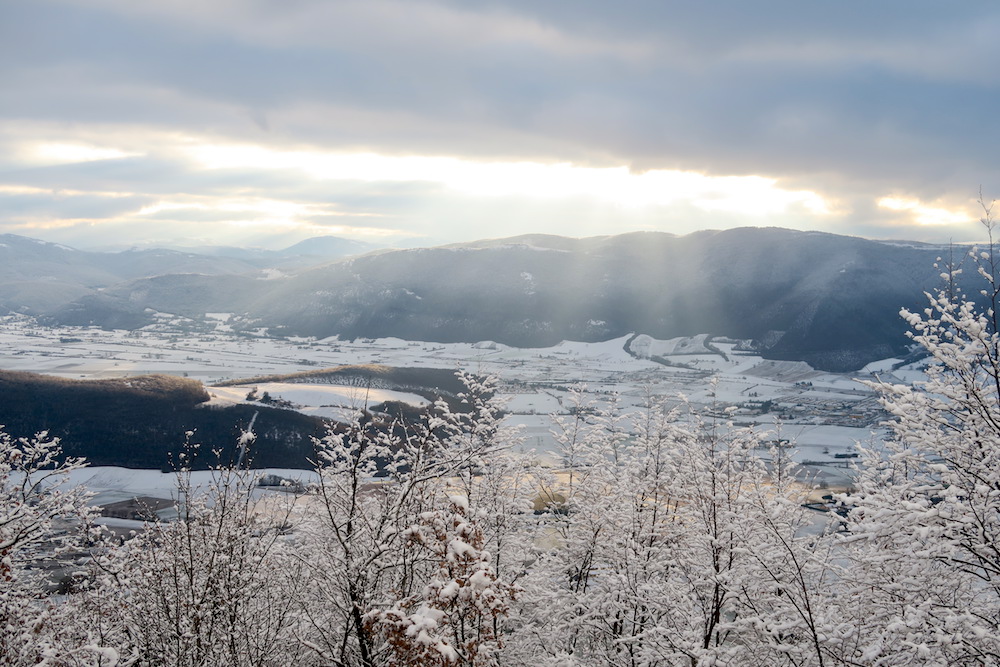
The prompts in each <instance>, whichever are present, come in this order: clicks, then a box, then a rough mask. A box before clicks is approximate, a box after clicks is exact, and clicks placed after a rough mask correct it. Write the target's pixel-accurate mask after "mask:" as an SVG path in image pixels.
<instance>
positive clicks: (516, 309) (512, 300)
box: [29, 228, 978, 371]
mask: <svg viewBox="0 0 1000 667" xmlns="http://www.w3.org/2000/svg"><path fill="white" fill-rule="evenodd" d="M948 253H949V249H948V248H942V247H940V246H929V245H923V244H915V243H886V242H879V241H870V240H865V239H861V238H856V237H847V236H837V235H834V234H824V233H819V232H797V231H792V230H787V229H776V228H743V229H732V230H726V231H709V232H698V233H695V234H690V235H688V236H673V235H670V234H665V233H653V232H649V233H633V234H624V235H620V236H607V237H594V238H587V239H572V238H564V237H556V236H544V235H532V236H522V237H516V238H510V239H499V240H489V241H480V242H476V243H467V244H459V245H454V246H446V247H437V248H422V249H414V250H395V251H381V252H375V253H371V254H368V255H362V256H359V257H354V258H351V259H345V260H339V261H335V262H333V263H329V264H326V265H323V266H320V267H317V268H313V269H309V270H304V271H301V272H298V273H294V274H289V275H283V276H277V277H274V278H273V279H269V280H259V279H254V278H252V277H251V276H249V275H236V274H232V273H230V274H227V275H202V274H194V273H187V274H184V275H179V274H165V275H159V276H156V277H148V278H143V279H140V280H133V281H128V282H123V283H119V284H117V285H114V286H109V287H107V288H105V289H102V290H101V291H100V292H93V293H88V294H87V295H85V296H82V297H78V296H73V295H72V294H69V293H68V292H67V293H66V294H62V293H61V292H60V295H62V296H59V295H54V294H49V293H46V298H47V299H48V300H47V301H45V303H39V304H38V305H37V307H36V308H34V309H29V310H30V312H32V313H33V314H37V315H42V316H44V317H46V318H47V321H49V322H53V323H57V324H71V325H88V324H96V325H100V326H106V327H124V328H132V327H137V326H141V325H143V324H145V323H148V322H149V321H150V319H151V318H152V317H153V311H159V312H165V313H174V314H178V315H184V316H189V317H201V316H202V315H203V314H204V313H206V312H227V313H235V314H236V315H237V319H236V322H237V324H236V326H237V328H238V327H240V326H243V327H245V328H247V329H257V328H260V327H265V328H267V329H268V330H270V331H271V333H272V334H278V335H284V334H288V335H292V334H296V335H311V336H329V335H340V336H341V337H347V338H356V337H382V336H396V337H399V338H403V339H407V340H427V341H439V342H476V341H482V340H495V341H498V342H501V343H506V344H509V345H514V346H522V347H535V346H547V345H553V344H555V343H558V342H559V341H560V340H582V341H596V340H607V339H610V338H613V337H617V336H622V335H625V334H628V333H630V332H636V333H645V334H648V335H651V336H653V337H656V338H672V337H675V336H687V335H695V334H700V333H709V334H713V335H718V336H729V337H734V338H740V339H747V340H749V341H751V345H752V347H753V348H754V349H755V350H756V351H758V352H759V353H761V354H763V355H764V356H766V357H770V358H775V359H790V360H803V361H807V362H809V363H810V364H812V365H813V366H815V367H817V368H821V369H825V370H836V371H845V370H853V369H857V368H860V367H861V366H863V365H864V364H865V363H867V362H869V361H872V360H875V359H879V358H885V357H888V356H893V355H898V354H902V353H903V352H905V350H906V348H907V346H908V344H909V341H908V340H907V339H906V338H905V336H904V335H903V334H904V331H905V324H904V323H903V321H902V320H901V319H900V317H899V310H900V308H903V307H906V308H911V309H913V308H922V307H923V306H924V305H925V303H926V300H925V297H924V294H923V293H924V292H925V291H927V290H931V289H933V288H934V287H935V286H937V285H938V283H939V281H940V277H939V276H940V269H938V268H935V261H936V260H937V258H938V257H939V256H942V255H944V256H947V255H948ZM954 254H955V255H956V256H957V257H959V258H961V257H962V256H964V254H965V250H964V249H961V248H959V249H956V250H955V253H954ZM966 273H967V274H968V275H972V274H973V273H974V272H971V271H969V272H966ZM977 291H978V290H970V293H973V294H975V293H977ZM57 297H58V298H57ZM60 298H61V299H62V301H61V302H60V303H56V301H58V300H59V299H60Z"/></svg>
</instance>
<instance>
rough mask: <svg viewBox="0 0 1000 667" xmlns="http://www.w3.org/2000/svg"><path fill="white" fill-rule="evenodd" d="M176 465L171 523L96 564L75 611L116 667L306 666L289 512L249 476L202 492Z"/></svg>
mask: <svg viewBox="0 0 1000 667" xmlns="http://www.w3.org/2000/svg"><path fill="white" fill-rule="evenodd" d="M185 462H186V460H185V459H183V458H182V460H181V466H180V469H179V470H178V472H177V504H176V509H177V512H178V517H177V518H176V520H172V521H162V522H161V521H158V522H150V523H148V524H147V525H146V527H145V529H144V530H143V531H142V532H141V533H139V534H137V535H135V536H134V537H132V538H131V539H129V540H127V541H125V542H124V544H122V545H120V546H117V547H115V548H112V549H111V550H110V551H109V552H107V553H105V554H102V555H100V556H99V558H98V563H99V565H100V566H101V568H102V569H103V571H104V576H102V577H100V578H99V580H98V583H97V585H96V587H95V589H94V590H93V591H89V592H87V593H85V594H84V596H82V597H83V598H84V601H82V602H80V603H78V606H79V607H80V608H81V609H83V611H84V612H85V613H89V614H90V622H91V624H92V625H93V626H95V627H98V628H100V630H101V635H102V637H103V640H104V643H105V645H107V646H110V647H113V648H115V650H116V651H117V652H118V653H119V655H120V656H121V664H122V665H150V666H156V665H164V666H166V665H170V666H172V667H183V666H188V667H222V666H224V665H225V666H231V667H266V666H271V665H285V664H304V663H302V662H300V658H301V655H300V653H299V649H300V646H299V644H298V642H297V640H296V637H295V630H296V627H297V626H296V624H295V619H294V617H293V616H292V614H291V608H292V605H291V602H292V600H294V599H296V598H297V597H298V596H300V595H301V594H302V583H303V582H302V578H301V577H300V576H299V565H298V561H297V560H296V559H294V558H292V557H291V553H290V551H289V548H288V545H287V544H286V542H285V538H284V537H283V533H284V530H285V528H286V527H287V526H288V517H289V510H290V507H289V505H288V502H287V501H286V500H285V499H284V498H280V497H278V496H276V495H269V496H266V497H261V496H260V494H259V493H258V492H257V490H256V475H255V474H254V473H253V472H252V471H245V470H236V469H233V468H229V467H222V468H216V469H214V470H213V471H212V478H211V482H210V483H208V484H207V485H205V486H204V487H200V486H198V485H197V484H195V483H194V482H193V480H192V475H191V471H190V469H189V468H188V467H186V466H185Z"/></svg>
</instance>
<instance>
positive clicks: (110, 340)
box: [0, 313, 921, 487]
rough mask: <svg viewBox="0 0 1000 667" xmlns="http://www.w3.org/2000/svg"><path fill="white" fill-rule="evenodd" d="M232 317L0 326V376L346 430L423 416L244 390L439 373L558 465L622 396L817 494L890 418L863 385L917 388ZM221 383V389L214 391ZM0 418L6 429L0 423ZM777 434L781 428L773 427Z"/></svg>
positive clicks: (562, 347) (307, 389)
mask: <svg viewBox="0 0 1000 667" xmlns="http://www.w3.org/2000/svg"><path fill="white" fill-rule="evenodd" d="M227 322H228V315H227V314H223V313H214V314H209V315H207V316H205V317H203V318H201V319H199V320H197V321H196V320H190V319H186V318H180V317H175V316H168V315H165V314H160V315H159V316H158V322H157V324H155V325H151V326H148V327H146V328H144V329H140V330H136V331H124V330H103V329H99V328H96V327H43V326H39V324H38V323H37V322H36V321H35V320H34V319H32V318H30V317H28V316H23V315H8V316H5V317H2V318H0V368H2V369H4V370H8V371H23V372H31V373H41V374H45V375H51V376H56V377H61V378H66V379H100V378H116V377H118V378H120V377H131V376H138V375H147V374H166V375H174V376H179V377H187V378H190V379H193V380H198V381H199V382H201V383H203V384H204V385H205V387H206V390H207V391H208V393H209V395H210V396H211V400H210V401H209V405H239V404H248V403H249V404H259V403H256V402H255V401H248V400H247V397H248V394H250V393H251V392H254V393H255V394H257V395H258V397H259V396H260V395H263V394H264V393H265V392H266V393H267V394H268V397H269V400H271V401H273V403H271V405H272V406H276V407H285V408H286V409H294V410H297V411H299V412H302V413H304V414H307V415H314V416H322V417H326V418H333V419H339V420H342V421H343V420H346V419H347V417H348V415H349V413H350V412H351V410H355V409H358V408H361V407H365V406H369V407H371V406H377V404H380V403H381V402H383V401H386V400H391V401H398V402H402V403H405V404H409V405H413V406H420V405H423V404H426V402H427V399H426V398H424V397H422V396H420V395H417V394H415V393H412V392H405V391H403V392H401V391H393V390H387V389H384V388H380V387H378V386H375V385H372V383H371V382H369V383H368V385H367V386H359V385H358V383H357V382H355V383H354V386H346V383H345V385H338V382H339V381H338V380H336V379H332V380H331V379H330V378H328V377H325V376H324V379H322V380H321V381H311V380H310V379H309V375H308V374H306V375H305V376H302V375H300V376H298V377H295V378H294V379H293V380H290V381H281V382H264V383H262V382H259V381H254V380H250V381H248V382H247V383H246V384H241V381H242V380H244V379H257V380H260V379H262V378H267V376H287V375H289V374H302V373H303V372H306V371H310V372H313V373H315V372H316V371H318V369H325V368H331V367H338V366H343V365H363V366H368V365H378V366H387V367H397V368H436V369H444V370H447V371H458V370H463V371H467V372H472V373H480V374H492V375H496V376H497V377H498V378H499V379H500V381H501V392H502V394H503V395H504V398H505V399H506V400H507V411H508V415H507V421H508V423H510V424H512V425H516V426H518V427H519V428H520V434H521V439H522V444H521V446H522V447H523V448H525V449H532V450H534V451H535V452H536V453H537V454H538V457H539V458H540V459H541V460H543V461H546V462H547V463H549V464H550V465H553V466H557V467H558V466H559V464H560V462H559V458H558V455H557V453H556V445H555V442H554V440H553V438H552V434H551V431H552V428H553V421H552V415H559V414H562V415H566V414H568V412H569V411H570V409H571V407H570V402H569V399H568V397H569V392H570V389H571V388H574V387H578V388H582V389H583V391H584V392H585V398H586V400H587V401H590V402H593V403H595V404H601V403H605V404H606V403H607V402H608V401H609V400H610V399H611V397H612V396H617V397H618V401H619V403H620V405H621V407H622V409H623V410H624V411H626V412H629V411H632V410H635V409H637V408H638V407H639V406H641V405H642V404H643V402H644V400H645V398H646V396H647V395H657V396H660V397H663V398H666V399H668V400H671V401H673V402H675V403H676V404H677V405H678V406H680V405H681V404H682V403H687V404H689V405H690V406H692V407H693V408H695V409H697V410H699V411H701V412H702V413H704V414H708V415H711V416H712V418H714V419H718V420H720V422H724V421H727V420H731V421H732V422H733V423H735V424H738V425H755V426H757V427H758V428H760V429H765V430H773V429H780V431H778V432H776V433H775V435H774V438H773V439H774V440H775V441H784V440H788V441H791V442H792V443H793V445H794V449H795V451H796V452H797V453H796V457H797V459H798V460H799V461H801V462H808V463H809V465H808V469H809V474H810V475H814V476H815V478H816V479H817V480H819V481H821V482H823V483H824V484H825V485H829V486H836V487H840V486H844V485H845V484H846V483H847V474H848V472H849V471H848V470H846V467H847V462H848V461H849V459H848V458H847V457H848V456H849V453H850V452H851V451H853V448H854V444H855V442H877V441H878V440H880V439H881V438H882V437H883V436H884V431H883V430H882V429H881V428H880V427H879V424H880V422H881V421H882V420H883V419H885V417H886V415H885V414H884V413H883V412H882V410H881V408H880V407H879V405H878V402H877V400H876V398H875V392H873V391H872V390H871V389H869V388H868V387H866V386H865V385H864V384H863V383H862V382H863V381H877V380H882V381H885V382H912V381H914V380H918V379H919V378H920V377H921V373H920V371H919V370H918V369H917V368H916V367H915V366H914V365H905V366H901V367H899V368H894V367H895V366H899V362H900V360H898V359H888V360H884V361H882V362H875V363H872V364H869V365H868V366H866V367H865V368H863V369H862V370H860V371H858V372H854V373H830V372H823V371H817V370H814V369H812V368H811V367H810V366H809V365H808V364H806V363H805V362H800V361H775V360H767V359H763V358H761V357H760V356H757V355H754V354H751V353H748V352H746V351H742V350H741V347H742V345H741V342H740V341H737V340H733V339H726V338H711V337H708V336H704V335H702V336H694V337H688V338H677V339H671V340H666V341H660V340H655V339H652V338H650V337H649V336H634V335H629V336H623V337H619V338H614V339H611V340H607V341H603V342H594V343H585V342H570V341H563V342H561V343H559V344H558V345H554V346H550V347H544V348H515V347H510V346H507V345H502V344H499V343H495V342H492V341H483V342H478V343H436V342H420V341H404V340H401V339H397V338H377V339H356V340H353V341H352V340H340V339H339V338H337V337H330V338H322V339H314V338H306V337H288V338H277V337H271V336H267V335H264V334H263V332H261V333H257V334H255V333H247V332H234V331H233V330H232V329H231V327H230V326H229V325H228V324H227ZM217 383H225V384H226V385H227V386H218V387H216V386H213V385H215V384H217ZM3 422H4V419H3V415H2V413H0V423H3ZM779 423H780V426H777V424H779Z"/></svg>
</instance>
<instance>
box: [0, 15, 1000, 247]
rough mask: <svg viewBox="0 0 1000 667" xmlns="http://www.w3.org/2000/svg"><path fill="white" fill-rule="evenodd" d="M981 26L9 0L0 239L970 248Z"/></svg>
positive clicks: (991, 75)
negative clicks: (539, 238)
mask: <svg viewBox="0 0 1000 667" xmlns="http://www.w3.org/2000/svg"><path fill="white" fill-rule="evenodd" d="M998 27H1000V5H996V3H992V2H986V1H979V2H976V1H974V2H968V3H961V5H955V4H953V3H952V4H945V3H937V2H931V1H930V0H908V1H906V2H903V1H902V0H896V1H889V2H886V3H869V4H858V5H856V6H851V7H849V8H848V7H846V6H843V5H832V4H829V3H795V2H784V1H778V2H774V3H765V4H759V3H743V2H739V1H737V0H720V2H718V3H713V4H712V5H711V6H709V5H707V4H697V3H675V2H659V1H657V2H652V1H646V0H635V1H632V0H630V1H629V2H626V3H624V4H621V3H616V4H615V5H613V6H612V5H610V4H607V3H597V2H589V1H587V0H584V1H582V2H578V3H573V5H572V7H570V6H568V5H564V4H561V3H521V2H516V1H514V0H490V1H489V2H485V3H476V4H469V3H457V2H453V1H451V0H412V1H410V2H398V1H397V0H363V1H362V0H343V1H342V2H336V3H330V2H325V1H322V0H297V1H296V2H294V3H277V2H268V1H264V0H261V1H259V2H258V1H255V2H249V3H246V2H236V1H235V0H219V1H218V2H212V3H203V2H200V3H196V2H188V1H187V0H182V1H179V2H175V3H158V2H153V3H135V2H131V1H127V0H86V1H85V0H35V1H33V2H31V3H6V4H4V5H3V7H2V8H0V59H2V62H4V66H3V68H2V69H0V84H2V85H3V86H4V89H5V90H6V91H7V93H8V95H7V96H6V98H5V104H4V105H3V106H2V108H0V211H2V212H3V213H2V215H0V233H2V232H14V233H20V234H25V235H29V236H38V237H40V238H45V239H46V240H53V241H58V242H63V243H68V244H70V245H77V246H81V247H95V246H115V245H117V246H122V245H153V244H181V245H184V244H188V245H190V244H195V243H227V244H234V245H264V246H270V247H279V246H282V245H285V244H290V243H294V242H296V241H298V240H301V239H303V238H307V237H309V236H319V235H325V234H332V235H338V236H345V237H350V238H356V239H359V240H365V241H371V242H376V243H383V244H388V245H394V244H395V245H414V244H432V243H446V242H454V241H463V240H472V239H476V238H482V237H503V236H511V235H516V234H522V233H529V232H530V233H536V232H542V233H551V234H564V235H570V236H585V235H593V234H613V233H621V232H628V231H634V230H640V229H641V230H662V231H667V232H672V233H679V234H683V233H688V232H692V231H696V230H698V229H704V228H715V229H719V228H728V227H735V226H743V225H754V226H767V225H773V226H783V227H791V228H796V229H806V230H809V229H815V230H822V231H829V232H835V233H844V234H857V235H862V236H868V237H873V238H896V239H907V238H908V239H912V240H925V241H947V240H955V241H963V240H974V239H978V238H980V237H981V235H982V230H981V228H980V225H979V222H978V221H979V217H980V213H981V211H980V210H979V209H978V206H977V198H978V191H979V189H980V187H982V190H983V192H984V194H985V196H986V198H987V199H989V198H990V197H991V196H997V195H998V194H1000V166H998V164H997V162H996V159H995V153H994V151H993V147H995V146H996V145H998V144H1000V127H998V125H997V124H996V123H995V122H994V118H993V115H994V110H995V109H996V107H997V104H998V102H1000V92H998V91H1000V85H998V84H1000V75H998V74H997V72H996V68H995V67H993V63H995V62H997V61H998V60H1000V40H996V39H995V38H994V35H995V33H996V29H997V28H998Z"/></svg>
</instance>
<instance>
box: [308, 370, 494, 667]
mask: <svg viewBox="0 0 1000 667" xmlns="http://www.w3.org/2000/svg"><path fill="white" fill-rule="evenodd" d="M464 379H465V382H466V387H467V392H466V395H465V396H464V397H463V398H464V401H465V404H466V405H465V411H464V412H463V411H453V410H452V409H451V408H449V406H448V405H447V403H445V402H444V401H438V402H437V403H436V404H434V405H433V406H431V408H430V409H428V410H426V411H425V413H424V414H423V415H422V416H421V418H420V419H419V420H417V421H408V422H402V421H397V422H393V423H391V424H388V425H379V426H376V425H375V424H374V423H372V422H371V420H370V417H369V416H368V415H366V414H360V413H359V415H358V416H357V418H356V419H355V420H354V423H353V424H351V425H350V426H349V427H348V428H347V429H346V430H344V431H342V432H336V433H331V434H329V435H328V436H326V437H325V438H324V439H323V440H321V441H320V442H319V443H317V444H318V457H319V461H318V462H319V468H318V470H319V473H320V482H319V485H318V488H317V492H316V504H315V507H311V508H309V509H308V514H304V515H303V516H302V521H301V545H300V549H299V553H300V558H301V559H302V562H303V563H304V564H305V565H306V567H307V571H308V573H309V587H308V593H307V595H306V596H305V597H304V598H303V599H302V600H301V604H300V605H299V611H300V614H301V615H302V617H303V618H304V619H305V622H306V624H307V625H308V631H307V632H306V633H305V635H304V636H303V641H304V642H305V644H306V645H307V646H308V647H309V648H310V649H311V650H312V651H313V652H314V657H315V658H316V660H317V661H318V662H320V663H321V664H337V665H365V666H367V665H382V664H392V662H393V661H395V660H397V658H398V655H399V652H398V650H397V649H396V648H394V646H395V645H396V644H395V643H394V642H393V641H391V639H392V638H393V637H396V635H395V634H393V633H392V632H387V630H388V629H389V626H387V625H386V623H388V621H387V620H386V619H387V618H388V616H385V614H390V615H392V614H394V613H396V612H394V611H393V610H397V611H398V614H397V617H398V615H399V614H403V615H406V614H411V611H410V610H411V608H412V605H414V604H417V603H416V602H415V601H416V600H418V599H424V600H425V601H426V598H427V595H428V593H427V591H428V590H430V589H434V588H435V587H438V588H441V589H447V590H451V589H450V588H448V585H447V584H446V583H443V584H442V583H440V581H439V580H440V578H441V577H442V576H443V574H442V572H443V570H446V568H443V566H442V560H441V553H440V552H439V551H440V550H439V549H437V548H432V545H433V544H436V543H435V542H434V541H433V540H431V539H429V538H428V539H426V540H424V541H423V542H422V543H420V544H421V546H422V548H412V547H413V545H414V544H415V543H414V541H413V540H414V536H416V535H424V534H425V531H426V530H427V528H426V524H427V522H428V521H429V520H430V518H431V517H440V516H442V515H441V514H440V513H441V512H443V511H446V510H448V507H449V504H450V502H449V497H452V496H454V495H455V494H454V490H455V487H456V486H457V487H464V488H465V491H466V493H467V495H466V496H465V498H466V499H467V500H466V502H468V507H469V508H470V509H469V510H468V511H469V512H470V514H472V515H474V516H472V515H466V519H467V521H466V523H468V524H469V525H470V526H474V527H475V531H474V532H475V534H476V535H477V540H482V542H483V546H486V545H487V544H490V543H493V544H500V543H501V541H502V540H503V539H504V537H503V536H504V535H505V534H506V528H505V526H506V518H501V517H498V516H490V514H489V513H488V512H485V511H481V510H485V505H484V503H483V502H481V500H482V499H483V494H482V493H481V491H480V490H479V489H480V488H481V487H480V483H479V481H478V478H479V477H481V476H482V472H483V470H484V469H486V468H489V467H490V465H491V464H492V460H493V459H494V458H495V457H499V456H500V455H501V453H502V450H503V449H504V448H505V447H506V446H507V443H506V442H505V441H504V440H503V438H502V437H501V436H500V434H499V431H498V419H497V417H498V416H497V414H496V408H495V405H494V404H493V402H492V401H493V399H492V397H491V392H490V391H489V386H488V385H484V384H482V383H480V382H479V381H478V380H476V379H474V378H471V377H465V378H464ZM473 480H476V481H473ZM502 506H503V507H504V508H505V509H504V511H506V507H507V505H502ZM463 511H465V510H463ZM456 530H457V527H456ZM455 539H457V538H455ZM477 549H478V547H477ZM480 553H486V551H483V552H480ZM499 553H500V552H499V551H498V552H497V554H496V556H495V557H499ZM493 557H494V555H492V553H491V560H492V558H493ZM475 562H476V563H479V562H480V561H478V560H477V561H475ZM467 565H468V564H467ZM488 565H489V571H490V572H491V574H490V575H489V576H490V577H497V576H498V574H499V573H500V572H502V571H503V570H505V568H506V566H505V565H501V566H500V567H497V566H496V565H494V564H493V563H489V564H488ZM484 567H486V564H484ZM470 576H471V574H470ZM482 576H487V575H482ZM477 580H478V579H477ZM435 582H438V583H435ZM439 584H440V585H439ZM498 586H502V585H501V584H498ZM429 587H430V588H429ZM494 590H500V589H497V588H494ZM428 604H429V602H428ZM434 609H436V610H437V611H436V612H434V613H435V614H439V613H443V614H445V616H448V618H445V617H440V618H437V619H436V621H435V622H436V623H438V624H439V626H440V627H441V628H444V627H449V628H456V627H459V626H458V625H456V624H455V623H457V622H458V621H457V619H452V618H451V617H450V616H451V613H452V612H454V613H459V614H464V613H465V612H464V611H460V608H457V607H455V608H453V607H447V608H440V607H434ZM461 609H465V608H464V607H463V608H461ZM411 615H412V614H411ZM498 617H499V614H491V616H490V622H491V624H492V623H493V622H495V621H497V622H498ZM400 618H401V617H400ZM422 618H427V617H426V616H425V617H422ZM400 622H403V621H402V620H400ZM492 632H493V633H494V634H495V631H492ZM482 636H483V637H485V636H486V635H482ZM442 641H443V640H442ZM462 641H465V640H462ZM490 641H492V639H491V640H490ZM458 643H460V642H459V640H458V638H457V636H455V637H452V640H451V643H450V644H448V646H449V647H450V649H451V650H454V651H456V656H457V658H456V659H458V660H464V659H466V658H464V657H463V656H464V655H467V653H463V652H462V651H463V649H459V647H458ZM441 646H444V644H442V645H441ZM446 654H447V655H446ZM441 655H442V659H443V660H444V659H447V660H450V659H451V658H452V657H453V656H452V654H451V653H449V652H448V649H444V653H442V654H441ZM445 664H447V663H445ZM476 664H481V663H476Z"/></svg>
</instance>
